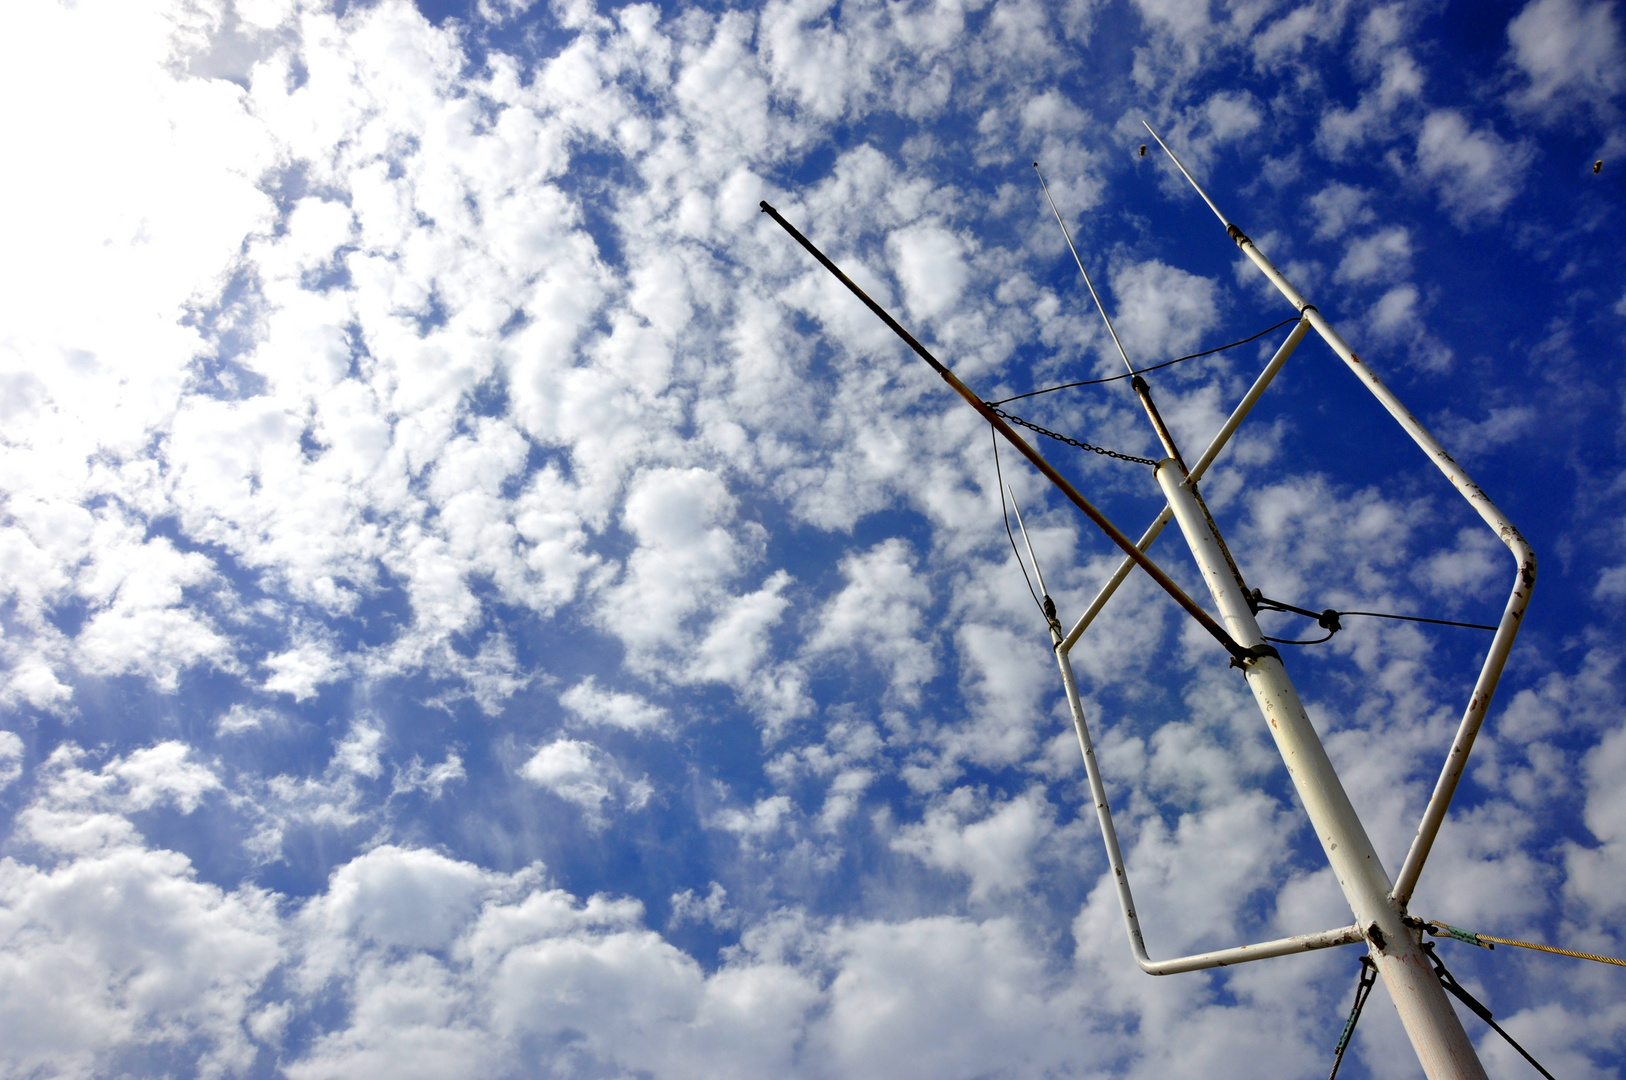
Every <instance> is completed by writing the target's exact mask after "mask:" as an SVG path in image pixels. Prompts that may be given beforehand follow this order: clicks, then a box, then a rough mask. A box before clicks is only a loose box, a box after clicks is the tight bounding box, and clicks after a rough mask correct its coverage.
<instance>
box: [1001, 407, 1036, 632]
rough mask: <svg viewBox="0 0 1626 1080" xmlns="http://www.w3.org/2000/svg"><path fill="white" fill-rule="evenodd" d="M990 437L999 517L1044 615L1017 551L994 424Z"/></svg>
mask: <svg viewBox="0 0 1626 1080" xmlns="http://www.w3.org/2000/svg"><path fill="white" fill-rule="evenodd" d="M988 437H989V438H990V439H992V440H993V441H994V476H995V477H996V478H997V480H998V482H999V516H1000V517H1001V518H1003V519H1004V521H1005V538H1006V539H1007V540H1009V541H1010V542H1011V554H1012V555H1015V556H1016V565H1017V566H1019V567H1021V569H1022V580H1023V581H1025V582H1027V583H1028V595H1029V596H1032V597H1033V603H1034V605H1035V606H1037V607H1038V609H1039V612H1040V614H1043V613H1044V605H1043V604H1042V603H1040V602H1039V594H1038V593H1036V592H1034V591H1033V579H1032V578H1030V577H1028V567H1027V563H1025V562H1023V561H1022V553H1021V552H1020V551H1017V550H1016V534H1015V533H1013V532H1011V512H1010V511H1009V510H1008V509H1006V504H1005V473H1004V470H1002V469H1001V468H1000V467H999V432H997V431H995V430H994V426H993V425H992V424H989V425H988ZM1035 569H1037V567H1035Z"/></svg>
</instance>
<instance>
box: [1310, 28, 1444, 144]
mask: <svg viewBox="0 0 1626 1080" xmlns="http://www.w3.org/2000/svg"><path fill="white" fill-rule="evenodd" d="M1419 17H1420V13H1419V12H1416V11H1413V10H1410V9H1408V8H1407V7H1406V5H1404V4H1382V5H1379V6H1377V7H1374V8H1373V9H1372V10H1371V11H1370V12H1368V13H1367V16H1366V18H1365V19H1363V20H1361V27H1360V32H1359V34H1358V35H1357V40H1356V47H1355V54H1354V60H1355V66H1356V68H1357V69H1358V70H1360V71H1362V72H1364V73H1365V74H1366V75H1367V76H1368V78H1369V79H1370V85H1369V86H1368V88H1367V89H1366V90H1364V91H1363V92H1362V93H1361V96H1360V99H1359V100H1358V101H1357V102H1356V103H1355V106H1354V107H1353V108H1349V109H1331V110H1329V111H1327V112H1325V113H1323V114H1322V116H1321V121H1320V124H1319V126H1318V128H1317V131H1316V144H1317V146H1319V147H1320V148H1321V150H1322V151H1323V152H1325V153H1326V154H1327V155H1328V156H1329V157H1331V158H1332V159H1334V160H1339V159H1342V158H1344V157H1345V156H1347V155H1348V154H1349V153H1350V152H1351V151H1352V150H1355V149H1357V148H1359V147H1361V146H1363V145H1365V144H1366V143H1368V142H1370V141H1374V140H1382V141H1387V140H1388V139H1389V138H1392V137H1393V135H1394V133H1395V124H1394V122H1393V121H1394V119H1395V117H1396V116H1397V115H1399V114H1401V113H1402V112H1403V111H1405V110H1406V109H1407V108H1408V107H1409V106H1411V105H1412V104H1413V103H1414V102H1416V101H1418V100H1419V99H1420V98H1421V96H1422V92H1423V84H1424V83H1425V81H1426V76H1425V75H1424V71H1423V67H1422V65H1421V64H1419V63H1418V62H1417V59H1416V58H1415V57H1414V56H1412V54H1411V51H1410V50H1409V49H1407V48H1406V42H1407V40H1408V39H1409V38H1410V36H1411V35H1412V33H1413V27H1414V23H1415V21H1416V19H1417V18H1419Z"/></svg>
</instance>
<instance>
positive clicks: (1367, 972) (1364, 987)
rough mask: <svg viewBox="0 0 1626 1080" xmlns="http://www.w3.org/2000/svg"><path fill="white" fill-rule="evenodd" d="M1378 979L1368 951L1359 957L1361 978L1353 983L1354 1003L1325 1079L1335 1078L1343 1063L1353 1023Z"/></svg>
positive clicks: (1376, 966) (1332, 1079)
mask: <svg viewBox="0 0 1626 1080" xmlns="http://www.w3.org/2000/svg"><path fill="white" fill-rule="evenodd" d="M1377 981H1378V965H1377V964H1376V963H1375V962H1374V961H1373V959H1372V956H1371V954H1370V953H1368V954H1367V955H1366V956H1363V957H1361V980H1360V982H1358V983H1356V984H1355V1004H1354V1005H1353V1006H1351V1007H1350V1010H1349V1019H1348V1020H1345V1021H1344V1031H1343V1034H1341V1035H1339V1036H1338V1047H1337V1049H1336V1050H1335V1051H1334V1052H1333V1059H1332V1072H1330V1073H1328V1074H1327V1080H1335V1078H1336V1077H1337V1075H1338V1066H1340V1065H1342V1064H1343V1063H1344V1051H1345V1050H1348V1049H1349V1040H1350V1039H1352V1038H1354V1037H1355V1025H1356V1024H1358V1023H1359V1022H1360V1019H1361V1010H1362V1009H1363V1008H1365V1007H1366V999H1367V998H1368V997H1370V996H1371V994H1372V987H1373V985H1374V984H1376V983H1377Z"/></svg>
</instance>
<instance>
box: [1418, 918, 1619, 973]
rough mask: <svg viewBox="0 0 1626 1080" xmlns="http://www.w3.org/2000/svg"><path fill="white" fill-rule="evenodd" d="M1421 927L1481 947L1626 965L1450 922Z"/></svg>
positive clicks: (1596, 955) (1612, 958) (1436, 935)
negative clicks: (1512, 947) (1511, 948)
mask: <svg viewBox="0 0 1626 1080" xmlns="http://www.w3.org/2000/svg"><path fill="white" fill-rule="evenodd" d="M1423 928H1424V929H1425V930H1427V931H1428V932H1429V933H1431V934H1433V935H1434V936H1435V937H1449V938H1455V939H1456V940H1458V941H1464V942H1467V943H1468V944H1469V945H1478V946H1479V947H1480V948H1481V949H1491V950H1494V949H1495V948H1496V946H1497V945H1512V946H1515V947H1516V948H1520V949H1535V950H1537V951H1538V952H1545V953H1556V954H1557V955H1559V956H1573V957H1575V958H1576V959H1577V960H1594V961H1596V962H1598V963H1600V964H1614V965H1615V966H1616V967H1626V960H1617V959H1615V958H1614V957H1613V956H1599V955H1598V954H1597V953H1589V952H1578V951H1576V950H1575V949H1560V948H1559V947H1558V946H1556V945H1537V944H1536V943H1535V942H1533V941H1515V940H1514V939H1513V938H1502V937H1492V936H1491V935H1489V934H1477V933H1475V932H1474V931H1472V930H1464V929H1463V928H1462V927H1460V926H1452V925H1451V924H1450V923H1443V922H1425V923H1424V924H1423Z"/></svg>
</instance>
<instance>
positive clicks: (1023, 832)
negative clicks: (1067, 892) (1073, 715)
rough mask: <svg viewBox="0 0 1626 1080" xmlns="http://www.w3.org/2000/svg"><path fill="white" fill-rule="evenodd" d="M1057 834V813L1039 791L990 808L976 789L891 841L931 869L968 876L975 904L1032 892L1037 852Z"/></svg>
mask: <svg viewBox="0 0 1626 1080" xmlns="http://www.w3.org/2000/svg"><path fill="white" fill-rule="evenodd" d="M1054 829H1055V812H1054V808H1053V807H1051V805H1050V803H1049V802H1048V801H1047V800H1046V799H1045V797H1044V792H1043V791H1042V790H1041V789H1039V788H1030V789H1028V790H1027V791H1025V792H1023V793H1022V794H1021V795H1019V796H1017V797H1016V798H1014V799H1010V800H1008V801H1005V802H1003V803H992V804H990V803H989V802H988V800H987V799H986V798H983V797H980V796H979V795H978V793H977V792H975V791H974V790H972V789H971V788H965V787H962V788H956V789H955V790H954V791H953V792H952V793H950V794H949V795H948V796H946V797H944V798H942V799H940V800H937V801H936V802H935V803H934V804H933V805H932V806H931V807H929V808H928V809H927V811H926V815H925V817H924V818H923V819H922V820H921V822H920V824H918V825H910V826H906V827H904V828H903V829H901V830H900V831H899V832H898V835H897V836H896V837H894V838H893V840H892V842H891V843H892V847H893V848H894V849H896V850H898V851H904V852H908V853H909V854H911V855H914V856H916V857H917V858H919V859H920V860H921V861H922V862H925V863H926V864H927V865H928V866H933V867H936V868H937V869H939V870H947V871H950V872H951V873H959V874H964V875H965V876H967V877H968V878H970V880H971V885H970V898H971V900H972V901H973V902H977V901H982V900H987V899H989V898H990V897H993V896H997V895H1000V894H1004V893H1010V892H1018V891H1022V890H1024V889H1026V888H1027V886H1028V884H1029V883H1030V882H1031V881H1032V880H1033V875H1034V872H1035V867H1034V859H1035V856H1036V854H1037V851H1036V849H1037V848H1038V847H1039V845H1040V844H1042V843H1043V842H1044V840H1045V839H1046V838H1047V837H1048V836H1049V835H1050V834H1051V832H1052V831H1053V830H1054Z"/></svg>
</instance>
